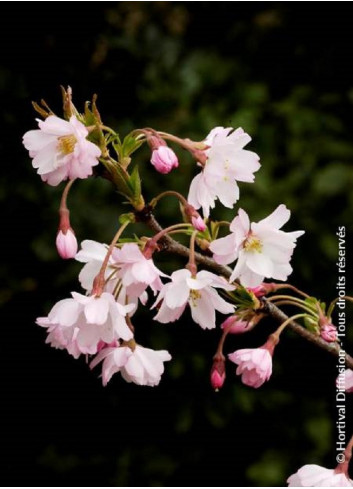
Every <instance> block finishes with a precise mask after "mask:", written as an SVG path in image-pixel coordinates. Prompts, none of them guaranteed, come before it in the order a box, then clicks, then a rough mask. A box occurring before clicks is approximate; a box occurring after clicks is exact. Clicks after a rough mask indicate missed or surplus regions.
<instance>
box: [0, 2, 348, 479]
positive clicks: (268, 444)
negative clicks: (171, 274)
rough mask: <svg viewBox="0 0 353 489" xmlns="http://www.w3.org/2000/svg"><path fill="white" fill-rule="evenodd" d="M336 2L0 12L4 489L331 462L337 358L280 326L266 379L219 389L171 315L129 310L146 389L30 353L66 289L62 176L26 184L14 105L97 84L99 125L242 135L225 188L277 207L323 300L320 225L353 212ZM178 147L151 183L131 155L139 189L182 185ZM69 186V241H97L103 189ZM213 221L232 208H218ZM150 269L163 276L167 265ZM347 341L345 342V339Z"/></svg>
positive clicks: (184, 174) (23, 118) (327, 291)
mask: <svg viewBox="0 0 353 489" xmlns="http://www.w3.org/2000/svg"><path fill="white" fill-rule="evenodd" d="M348 7H349V5H348V4H344V3H340V2H335V3H334V4H333V2H332V3H330V2H326V3H323V4H320V5H318V4H314V3H313V4H310V3H305V4H299V3H295V2H294V3H293V2H291V3H282V2H266V3H263V2H252V3H241V2H207V3H206V2H205V3H203V2H169V3H168V2H110V3H105V2H101V3H98V2H88V3H84V2H78V3H75V2H62V3H58V2H51V3H50V4H46V3H44V2H43V3H42V2H41V3H39V2H38V3H36V2H29V3H10V2H3V3H2V4H1V7H0V36H1V43H0V102H1V110H0V117H1V126H0V127H1V136H0V164H1V166H2V172H1V175H0V200H1V224H2V227H1V229H2V240H1V244H2V263H1V266H0V276H1V283H0V305H1V314H2V317H1V328H2V343H1V345H2V347H1V360H2V382H1V393H2V401H1V421H2V423H1V425H2V426H1V445H2V448H1V459H0V460H1V471H0V474H1V475H0V478H1V481H2V483H3V484H4V485H25V486H32V485H39V486H41V485H48V486H56V485H62V486H69V485H71V486H95V485H99V486H105V485H108V486H114V485H115V486H122V485H128V486H136V485H146V486H154V485H157V486H158V485H165V486H172V485H177V486H188V485H190V486H242V485H245V486H264V485H283V484H284V481H285V480H286V478H287V477H288V476H289V475H290V474H291V473H293V472H295V471H296V470H297V469H298V468H299V467H300V466H301V465H303V464H305V463H317V464H320V465H326V466H328V467H333V466H334V465H335V449H334V443H335V440H336V432H335V422H336V412H335V402H334V401H335V400H334V396H335V389H334V379H335V377H336V362H335V359H334V358H331V357H329V356H328V354H326V353H324V352H321V351H317V350H316V349H315V347H314V346H311V345H308V344H306V343H305V342H304V341H303V340H301V339H300V338H297V337H295V336H294V335H293V334H291V333H287V334H286V335H284V338H283V340H282V341H281V344H280V345H279V347H278V348H277V351H276V354H275V364H274V374H273V377H272V379H271V381H270V382H269V383H267V384H266V385H264V386H263V387H262V388H261V389H259V390H257V391H254V390H251V389H249V388H246V387H245V386H243V385H242V384H241V382H240V379H239V378H236V377H235V375H234V368H233V367H232V366H229V368H228V371H227V382H226V384H225V386H224V388H223V390H222V391H221V392H219V393H218V394H215V393H214V392H212V390H211V388H210V386H209V380H208V375H209V369H210V365H211V358H212V355H213V352H214V350H215V347H216V342H217V338H218V333H217V332H214V331H212V332H203V331H201V329H200V328H198V327H197V326H196V325H194V324H193V323H191V322H190V321H189V319H188V315H185V316H184V318H183V319H182V321H180V322H179V323H178V324H171V325H166V326H164V325H159V324H157V323H156V324H152V322H151V317H152V315H151V314H150V312H149V311H147V312H145V313H141V314H140V316H139V318H138V319H137V320H136V324H138V325H140V326H138V329H137V330H138V335H139V340H140V341H141V343H143V344H145V345H146V346H151V347H154V348H167V349H168V350H169V351H170V352H171V353H172V355H173V361H172V362H170V363H169V364H167V368H166V370H167V372H166V373H165V375H164V376H163V380H162V383H161V384H160V386H158V387H157V388H154V389H152V388H147V387H146V388H141V387H138V386H135V385H128V384H126V383H125V382H123V381H122V380H121V379H120V378H119V376H115V377H114V378H113V380H112V381H111V382H110V384H109V385H108V387H106V388H102V386H101V383H100V380H99V379H98V378H97V376H98V374H97V372H93V373H91V372H89V370H88V368H87V365H86V364H85V362H84V360H80V361H74V360H73V358H71V357H69V356H68V355H67V354H65V353H64V352H62V351H56V350H53V349H51V348H49V347H48V346H47V345H45V343H44V339H45V334H44V332H43V330H41V329H40V328H39V327H38V326H36V325H35V324H34V321H35V318H36V317H37V316H43V315H46V314H47V313H48V311H49V310H50V308H51V307H52V305H53V304H54V302H56V301H57V300H59V299H61V298H63V297H67V296H68V294H69V292H70V291H71V290H79V285H78V283H77V273H78V271H79V270H80V265H79V264H78V263H72V262H64V261H61V260H59V258H58V257H57V255H56V251H55V246H54V239H55V233H56V228H57V208H58V204H59V200H60V194H61V189H62V186H60V187H56V188H51V187H49V186H47V185H44V184H43V183H42V182H41V180H40V178H39V177H38V176H37V175H36V173H35V171H34V170H33V169H32V167H31V162H30V159H29V157H28V155H27V153H26V151H25V150H24V149H23V147H22V144H21V137H22V135H23V133H24V132H26V131H27V130H29V129H32V128H35V121H34V117H35V115H34V112H33V110H32V108H31V105H30V102H31V100H37V101H39V100H40V99H41V98H44V99H45V100H46V101H47V102H48V104H49V105H50V106H52V108H53V110H54V111H56V112H57V113H58V114H60V104H61V102H60V92H59V85H60V84H63V85H65V86H66V85H68V84H69V85H71V86H72V87H73V90H74V98H75V103H76V105H77V106H78V107H79V108H82V104H83V103H84V101H85V100H89V99H90V98H91V95H92V94H93V93H98V95H99V107H100V110H101V113H102V115H103V118H104V120H105V122H106V123H107V124H110V125H112V126H113V127H114V128H116V129H117V130H118V131H119V132H120V133H121V134H126V133H127V132H128V131H129V130H131V129H133V128H136V127H143V126H152V127H155V128H157V129H163V130H165V131H170V132H174V133H176V134H178V135H180V136H183V137H191V138H195V139H202V138H203V137H205V135H206V134H207V133H208V132H209V130H210V129H211V128H212V127H214V126H216V125H224V126H228V125H232V126H234V127H238V126H242V127H243V128H244V129H245V130H246V131H247V132H249V133H250V134H251V135H252V136H253V142H252V143H251V145H250V146H249V147H250V148H251V149H253V150H254V151H256V152H257V153H259V154H260V155H261V160H262V165H263V166H262V168H261V170H260V171H259V172H258V173H257V177H256V184H255V185H252V186H250V185H246V184H243V185H241V201H240V202H241V206H242V207H243V208H245V209H247V210H248V211H249V212H250V214H251V216H252V218H253V220H255V221H256V220H258V219H261V218H262V217H264V216H265V215H267V214H268V213H269V212H271V211H272V210H273V209H274V208H275V207H276V206H277V205H278V204H279V203H280V202H284V203H285V204H286V205H287V206H288V207H289V208H290V209H291V210H292V212H293V214H292V219H291V221H290V223H289V224H288V225H287V227H286V229H287V230H295V229H305V230H306V234H305V236H304V237H303V238H300V240H299V244H298V247H297V250H296V252H295V254H294V259H293V266H294V270H295V272H294V273H293V275H292V277H291V282H292V283H294V284H296V285H298V286H300V287H302V288H304V289H306V290H308V291H309V292H310V293H311V294H313V295H315V296H317V297H321V298H322V299H323V300H331V299H332V298H333V297H335V284H336V276H337V271H336V265H335V263H336V257H337V239H336V236H335V233H336V230H337V227H338V226H339V225H346V226H347V229H348V230H350V231H351V230H352V214H353V193H352V183H353V172H352V156H353V142H352V119H353V118H352V104H353V65H352V48H353V29H352V26H351V14H350V13H349V12H350V11H349V9H348ZM179 156H180V158H181V159H182V162H181V166H180V169H179V170H178V171H177V172H174V173H173V174H171V175H169V176H166V177H164V176H160V175H156V173H155V172H154V171H153V169H152V168H150V167H149V164H148V163H146V162H147V161H148V153H147V152H143V151H142V152H141V155H140V156H138V157H137V160H136V161H137V162H139V163H140V166H141V173H142V177H143V185H144V192H145V195H146V196H147V197H148V198H151V197H153V196H154V195H155V194H156V193H157V192H158V189H161V188H163V189H165V188H174V189H179V190H181V191H183V192H184V193H186V188H187V185H188V182H189V181H190V178H191V176H192V175H193V174H194V173H193V172H194V169H193V166H192V165H191V161H190V160H189V159H188V158H187V157H186V156H185V155H183V154H181V153H179ZM75 187H76V188H74V189H73V191H72V194H71V196H70V206H71V210H72V224H73V226H74V228H75V230H76V233H77V235H78V238H79V239H80V240H83V239H87V238H89V239H97V240H99V241H106V242H108V241H109V240H110V239H111V237H112V235H113V233H114V230H115V229H116V226H117V218H118V215H119V213H120V212H122V211H125V209H126V208H125V207H123V206H122V205H121V203H120V199H119V197H118V196H117V195H116V194H115V193H114V191H113V189H112V188H111V187H110V185H109V184H108V183H107V182H105V181H102V180H99V179H90V180H88V181H82V182H79V184H77V185H76V186H75ZM163 211H164V213H163V217H162V220H163V219H164V223H165V224H167V223H173V222H175V219H177V205H176V204H175V202H174V201H171V202H170V203H168V205H166V206H164V210H163ZM216 215H217V216H218V217H224V218H227V219H231V218H232V213H231V212H228V211H224V210H219V211H217V212H216ZM145 232H146V233H147V231H145ZM347 246H349V243H348V245H347ZM350 249H352V248H350ZM350 256H351V255H350V254H349V255H348V259H350ZM161 260H162V262H161V263H162V265H161V266H162V267H164V269H168V268H169V269H170V268H171V267H172V266H173V265H175V264H176V262H171V261H170V260H169V259H167V258H165V257H164V258H161ZM350 261H351V262H352V260H351V259H350ZM177 263H178V266H182V265H183V261H182V260H181V261H178V262H177ZM348 283H349V282H348ZM350 284H351V282H350V283H349V285H350ZM348 291H349V287H348ZM347 326H348V327H349V326H350V324H349V322H348V323H347ZM273 327H274V325H273V324H271V323H270V322H267V323H264V324H263V326H262V327H260V328H258V329H259V331H257V332H254V333H251V334H249V336H248V337H245V338H232V339H231V341H230V342H229V344H228V345H227V351H228V352H230V351H234V350H235V349H237V348H239V347H245V346H246V347H252V346H254V347H255V346H258V345H260V344H261V342H263V341H264V339H265V338H266V336H267V335H268V334H269V332H271V331H272V330H273ZM352 340H353V339H352V335H351V334H350V338H349V341H347V343H350V345H352ZM351 348H352V347H351ZM351 405H352V401H351V400H349V402H348V408H349V409H351V407H352V406H351ZM348 412H349V411H348ZM348 435H349V430H348Z"/></svg>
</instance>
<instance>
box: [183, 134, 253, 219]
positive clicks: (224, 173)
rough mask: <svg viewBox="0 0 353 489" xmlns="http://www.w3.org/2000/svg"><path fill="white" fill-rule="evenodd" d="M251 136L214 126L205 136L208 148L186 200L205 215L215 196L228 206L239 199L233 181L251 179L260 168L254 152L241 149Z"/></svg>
mask: <svg viewBox="0 0 353 489" xmlns="http://www.w3.org/2000/svg"><path fill="white" fill-rule="evenodd" d="M250 141H251V138H250V136H249V135H248V134H246V133H245V132H244V131H243V129H241V128H238V129H236V130H235V131H233V128H224V127H216V128H214V129H213V130H212V131H211V132H210V133H209V134H208V136H207V137H206V139H205V141H204V142H205V144H206V145H207V146H209V147H208V149H206V150H204V151H203V153H204V154H205V155H206V162H205V164H204V165H203V168H202V171H201V173H199V174H198V175H196V177H195V178H194V179H193V181H192V182H191V186H190V190H189V196H188V201H189V202H190V204H191V205H193V206H194V207H195V209H199V208H200V207H202V209H203V213H204V216H205V217H208V216H209V214H210V208H211V209H213V208H214V206H215V201H216V199H219V200H220V202H221V203H222V204H223V205H224V206H225V207H229V208H230V209H232V208H233V206H234V204H235V203H236V202H237V200H238V199H239V188H238V184H237V182H253V181H254V179H255V177H254V172H256V171H257V170H258V169H259V168H260V166H261V165H260V163H259V157H258V155H257V154H256V153H253V152H252V151H248V150H245V149H243V148H244V146H245V145H246V144H248V143H249V142H250Z"/></svg>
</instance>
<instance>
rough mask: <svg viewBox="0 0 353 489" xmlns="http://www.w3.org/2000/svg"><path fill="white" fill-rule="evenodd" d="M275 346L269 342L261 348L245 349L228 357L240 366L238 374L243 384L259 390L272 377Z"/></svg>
mask: <svg viewBox="0 0 353 489" xmlns="http://www.w3.org/2000/svg"><path fill="white" fill-rule="evenodd" d="M274 346H275V345H274V344H273V342H271V341H268V342H267V343H265V345H264V346H262V347H261V348H244V349H242V350H237V351H235V352H233V353H230V354H229V355H228V358H229V360H231V361H232V362H234V363H236V364H237V365H238V367H237V370H236V374H237V375H241V380H242V382H243V384H245V385H248V386H249V387H254V388H255V389H257V388H258V387H260V386H261V385H262V384H263V383H264V382H266V381H267V380H268V379H269V378H270V377H271V374H272V355H273V349H274Z"/></svg>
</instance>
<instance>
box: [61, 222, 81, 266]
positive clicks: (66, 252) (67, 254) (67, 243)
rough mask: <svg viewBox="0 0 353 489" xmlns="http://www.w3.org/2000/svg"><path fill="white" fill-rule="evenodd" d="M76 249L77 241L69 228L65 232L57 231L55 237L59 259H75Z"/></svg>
mask: <svg viewBox="0 0 353 489" xmlns="http://www.w3.org/2000/svg"><path fill="white" fill-rule="evenodd" d="M77 247H78V245H77V239H76V236H75V233H74V232H73V230H72V229H71V228H70V229H68V230H67V231H66V232H65V231H62V230H61V229H60V230H59V231H58V234H57V235H56V249H57V250H58V253H59V255H60V256H61V258H64V259H68V258H75V255H76V253H77Z"/></svg>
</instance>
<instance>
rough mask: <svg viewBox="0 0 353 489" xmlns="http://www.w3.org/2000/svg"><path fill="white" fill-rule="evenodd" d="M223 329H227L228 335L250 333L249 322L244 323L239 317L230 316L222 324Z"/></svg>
mask: <svg viewBox="0 0 353 489" xmlns="http://www.w3.org/2000/svg"><path fill="white" fill-rule="evenodd" d="M221 328H222V329H227V330H228V333H231V334H241V333H245V332H246V331H249V329H251V328H249V321H242V320H241V319H239V317H238V316H236V315H235V316H234V315H233V316H229V317H228V318H227V319H226V320H225V321H223V323H222V324H221Z"/></svg>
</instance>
